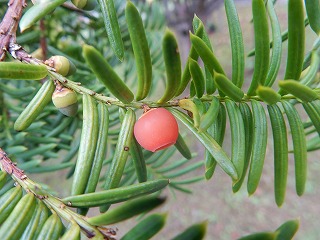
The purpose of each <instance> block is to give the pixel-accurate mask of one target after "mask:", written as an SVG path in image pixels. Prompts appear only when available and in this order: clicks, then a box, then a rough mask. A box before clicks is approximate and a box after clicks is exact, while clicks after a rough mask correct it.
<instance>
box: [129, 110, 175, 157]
mask: <svg viewBox="0 0 320 240" xmlns="http://www.w3.org/2000/svg"><path fill="white" fill-rule="evenodd" d="M178 135H179V128H178V123H177V121H176V119H175V117H174V116H173V115H172V114H171V113H170V112H169V111H168V110H166V109H164V108H155V109H151V110H149V111H147V112H146V113H144V114H143V115H142V116H141V117H140V118H139V119H138V121H137V122H136V123H135V125H134V136H135V138H136V139H137V141H138V143H139V144H140V145H141V146H142V147H143V148H145V149H147V150H149V151H152V152H155V151H158V150H161V149H164V148H167V147H169V146H171V145H173V144H175V143H176V141H177V138H178Z"/></svg>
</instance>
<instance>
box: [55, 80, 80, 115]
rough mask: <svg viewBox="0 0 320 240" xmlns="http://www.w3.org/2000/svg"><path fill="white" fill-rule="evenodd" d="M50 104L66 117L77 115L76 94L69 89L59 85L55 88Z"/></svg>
mask: <svg viewBox="0 0 320 240" xmlns="http://www.w3.org/2000/svg"><path fill="white" fill-rule="evenodd" d="M52 102H53V104H54V105H55V106H56V108H58V109H59V111H60V112H61V113H62V114H64V115H66V116H68V117H73V116H75V115H76V114H77V111H78V99H77V94H76V93H75V92H74V91H72V90H71V89H69V88H65V87H62V86H60V85H59V86H56V90H55V91H54V92H53V94H52Z"/></svg>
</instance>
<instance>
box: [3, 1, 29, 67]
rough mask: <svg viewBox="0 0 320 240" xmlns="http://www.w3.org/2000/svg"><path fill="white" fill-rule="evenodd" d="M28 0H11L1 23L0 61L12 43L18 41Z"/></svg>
mask: <svg viewBox="0 0 320 240" xmlns="http://www.w3.org/2000/svg"><path fill="white" fill-rule="evenodd" d="M26 6H27V3H26V0H9V3H8V9H7V11H6V14H5V15H4V17H3V19H2V21H1V23H0V61H3V60H4V59H5V56H6V52H7V51H8V50H9V48H10V45H14V44H15V43H16V32H17V29H18V24H19V20H20V18H21V16H22V12H23V9H24V8H25V7H26Z"/></svg>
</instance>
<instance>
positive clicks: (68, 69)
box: [45, 56, 76, 77]
mask: <svg viewBox="0 0 320 240" xmlns="http://www.w3.org/2000/svg"><path fill="white" fill-rule="evenodd" d="M45 63H46V64H47V65H48V66H50V67H52V68H54V69H55V70H56V71H57V73H60V74H61V75H62V76H65V77H66V76H69V75H71V74H73V73H75V71H76V66H75V65H74V64H73V63H72V62H71V61H70V60H69V59H68V58H66V57H63V56H52V57H51V58H49V59H48V60H47V61H46V62H45Z"/></svg>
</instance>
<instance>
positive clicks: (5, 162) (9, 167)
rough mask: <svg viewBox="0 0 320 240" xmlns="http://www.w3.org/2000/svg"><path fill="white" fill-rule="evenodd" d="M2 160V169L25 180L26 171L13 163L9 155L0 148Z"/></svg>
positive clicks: (0, 158)
mask: <svg viewBox="0 0 320 240" xmlns="http://www.w3.org/2000/svg"><path fill="white" fill-rule="evenodd" d="M0 161H1V164H0V165H1V169H2V170H3V171H4V172H7V173H8V174H10V175H14V176H15V177H16V178H18V179H21V180H25V179H26V178H27V176H26V175H25V174H24V171H23V170H21V169H20V168H18V167H17V166H16V164H15V163H13V162H12V161H11V160H10V159H9V158H8V156H7V154H6V153H5V152H4V151H3V150H2V148H0Z"/></svg>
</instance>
